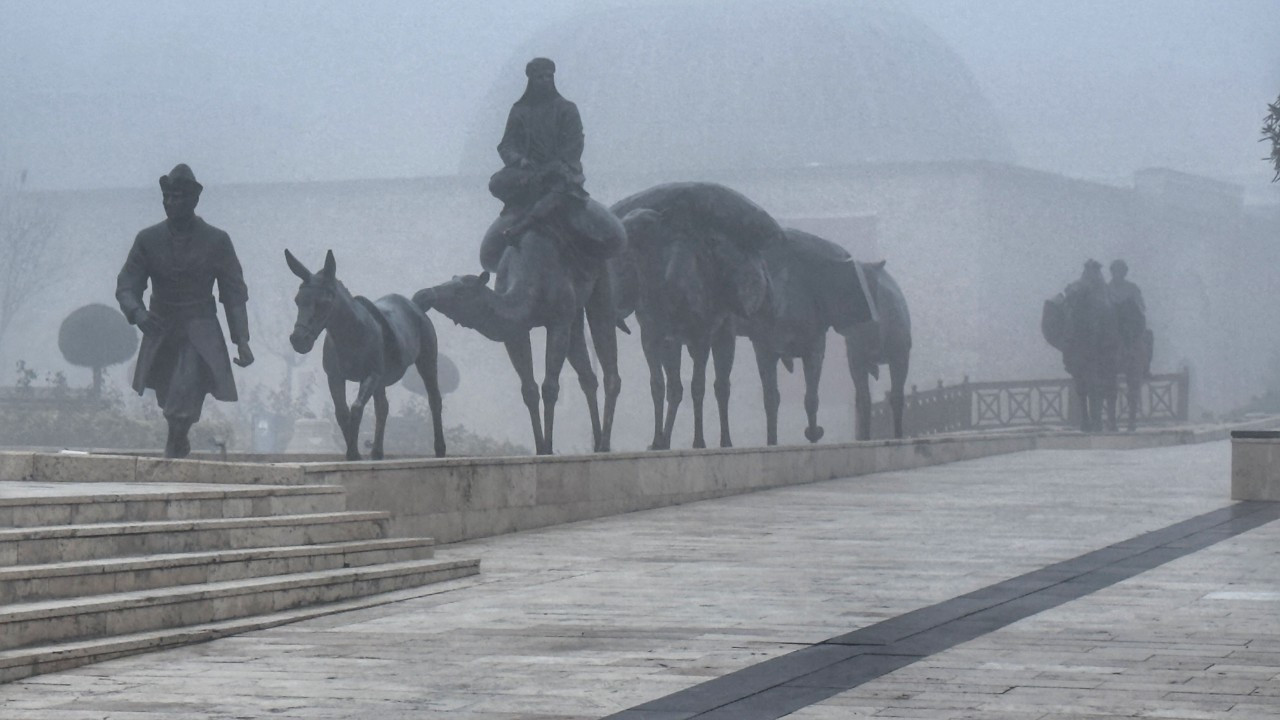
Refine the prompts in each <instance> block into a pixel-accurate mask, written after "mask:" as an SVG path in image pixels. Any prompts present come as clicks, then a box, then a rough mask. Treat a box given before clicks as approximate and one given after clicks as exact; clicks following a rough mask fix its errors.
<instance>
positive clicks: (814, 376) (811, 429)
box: [803, 333, 827, 443]
mask: <svg viewBox="0 0 1280 720" xmlns="http://www.w3.org/2000/svg"><path fill="white" fill-rule="evenodd" d="M826 355H827V334H826V333H822V334H821V335H819V336H818V337H817V341H816V342H815V343H814V344H813V347H811V348H809V353H808V354H807V355H805V356H804V358H803V360H804V413H805V415H806V416H807V417H808V419H809V426H808V427H806V428H805V429H804V437H805V439H806V440H808V441H809V442H811V443H816V442H818V441H819V440H821V439H822V436H823V434H824V431H823V429H822V426H821V425H819V424H818V385H819V382H820V381H821V380H822V361H823V360H824V359H825V358H826Z"/></svg>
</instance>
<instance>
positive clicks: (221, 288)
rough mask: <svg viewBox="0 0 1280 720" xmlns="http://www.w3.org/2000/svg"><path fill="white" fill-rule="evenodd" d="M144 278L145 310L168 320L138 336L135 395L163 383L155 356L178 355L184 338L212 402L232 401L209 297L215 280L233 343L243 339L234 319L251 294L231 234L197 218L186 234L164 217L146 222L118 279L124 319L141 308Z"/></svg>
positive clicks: (228, 369) (232, 388) (227, 361)
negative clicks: (207, 378)
mask: <svg viewBox="0 0 1280 720" xmlns="http://www.w3.org/2000/svg"><path fill="white" fill-rule="evenodd" d="M148 281H150V283H151V297H150V304H149V309H150V311H151V312H152V313H153V314H155V315H158V316H159V317H161V318H162V319H163V320H164V322H165V324H166V326H165V331H164V333H162V334H149V335H143V337H142V346H141V347H140V348H139V350H138V366H137V370H136V371H135V372H134V375H133V389H134V390H136V391H137V392H138V393H139V394H141V393H142V392H143V390H144V389H145V388H148V387H149V388H156V387H158V386H159V385H162V384H163V383H166V382H168V380H169V378H161V377H154V375H156V373H154V372H153V369H154V368H155V367H156V365H157V364H158V363H157V361H158V360H160V359H161V357H162V354H163V355H164V356H176V354H177V351H178V348H179V345H178V343H181V342H190V343H191V344H192V345H193V346H194V347H195V348H196V351H197V352H198V353H199V354H200V357H201V359H203V360H204V362H205V364H207V365H208V367H209V370H210V371H211V373H212V387H208V388H205V390H206V391H207V392H209V393H210V394H212V395H213V396H214V397H215V398H217V399H218V400H222V401H225V402H231V401H234V400H236V399H237V396H236V384H235V379H234V378H233V377H232V375H231V360H230V357H229V355H228V354H227V342H226V339H225V338H224V337H223V335H222V326H221V325H219V323H218V315H217V305H216V304H215V303H214V299H213V285H214V283H215V282H216V283H217V284H218V296H219V298H218V299H219V300H220V301H221V302H222V304H223V305H224V306H225V307H226V310H227V317H228V326H229V327H230V330H231V340H232V342H234V343H239V342H241V341H247V340H248V339H249V338H248V327H247V325H248V324H247V323H244V322H236V321H234V320H233V318H237V317H239V318H243V317H244V305H245V303H246V302H247V301H248V299H249V293H248V289H247V288H246V286H245V283H244V273H243V271H242V270H241V268H240V260H239V259H238V258H237V257H236V251H235V248H234V247H233V246H232V245H231V237H230V236H229V235H227V233H226V232H224V231H222V230H219V229H218V228H216V227H214V226H212V225H210V224H209V223H206V222H205V221H204V220H203V219H201V218H199V217H196V218H195V222H194V226H193V228H192V232H191V234H190V235H189V236H188V237H187V238H186V239H183V238H176V237H175V236H174V234H173V232H172V231H171V230H170V228H169V223H168V221H165V222H161V223H159V224H157V225H152V226H151V227H149V228H146V229H145V230H143V231H142V232H140V233H138V236H137V238H136V239H135V240H134V241H133V248H132V249H131V250H129V257H128V259H127V260H125V264H124V268H122V269H121V270H120V275H119V277H118V278H117V280H116V300H117V301H119V303H120V311H121V312H123V313H124V316H125V317H126V318H128V319H129V322H134V312H135V310H137V309H138V308H140V307H142V293H143V291H144V290H146V288H147V282H148ZM184 338H185V340H184Z"/></svg>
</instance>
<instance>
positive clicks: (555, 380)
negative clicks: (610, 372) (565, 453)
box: [542, 315, 594, 455]
mask: <svg viewBox="0 0 1280 720" xmlns="http://www.w3.org/2000/svg"><path fill="white" fill-rule="evenodd" d="M579 317H581V315H579ZM572 334H573V330H572V323H571V322H569V323H557V324H556V325H551V326H549V327H547V352H546V355H545V358H546V360H545V370H546V372H545V374H544V375H543V376H542V416H543V422H542V431H543V433H544V434H543V438H544V442H545V445H544V449H545V450H546V453H545V454H547V455H550V454H551V452H552V445H551V443H552V440H553V438H554V437H555V425H556V400H558V399H559V398H560V371H561V370H563V369H564V361H565V358H567V357H568V355H569V338H570V336H571V335H572ZM592 397H593V398H594V393H593V394H592Z"/></svg>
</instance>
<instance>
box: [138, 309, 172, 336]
mask: <svg viewBox="0 0 1280 720" xmlns="http://www.w3.org/2000/svg"><path fill="white" fill-rule="evenodd" d="M133 324H134V325H137V326H138V329H139V330H142V334H144V335H159V334H161V333H163V332H164V328H165V325H164V318H161V317H160V316H159V315H156V314H154V313H152V312H150V311H149V310H147V309H146V308H138V310H137V311H136V312H135V313H134V314H133Z"/></svg>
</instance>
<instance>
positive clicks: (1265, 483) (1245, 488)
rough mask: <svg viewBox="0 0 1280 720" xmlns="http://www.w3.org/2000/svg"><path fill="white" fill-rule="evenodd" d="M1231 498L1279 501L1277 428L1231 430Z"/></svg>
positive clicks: (1278, 436)
mask: <svg viewBox="0 0 1280 720" xmlns="http://www.w3.org/2000/svg"><path fill="white" fill-rule="evenodd" d="M1231 499H1232V500H1273V501H1280V431H1277V430H1236V431H1233V432H1232V433H1231Z"/></svg>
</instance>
